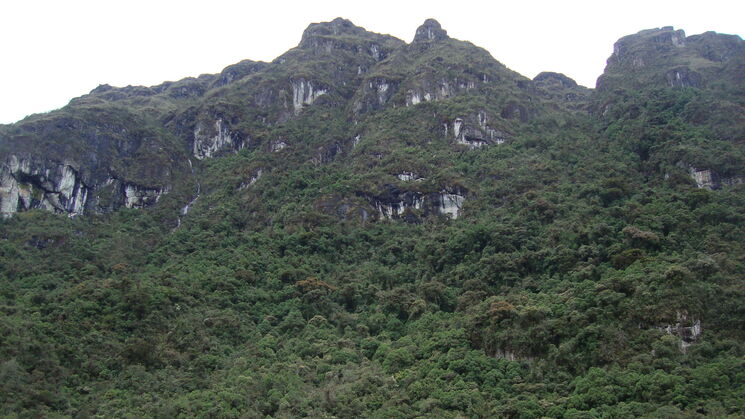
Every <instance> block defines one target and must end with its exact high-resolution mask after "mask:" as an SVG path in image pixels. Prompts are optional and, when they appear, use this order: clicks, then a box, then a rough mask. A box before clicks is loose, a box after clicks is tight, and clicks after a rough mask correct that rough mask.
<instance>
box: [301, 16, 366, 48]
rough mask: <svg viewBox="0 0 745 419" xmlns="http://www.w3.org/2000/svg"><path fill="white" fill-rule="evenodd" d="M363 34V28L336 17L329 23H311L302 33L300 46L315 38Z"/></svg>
mask: <svg viewBox="0 0 745 419" xmlns="http://www.w3.org/2000/svg"><path fill="white" fill-rule="evenodd" d="M362 32H365V30H364V29H363V28H360V27H359V26H356V25H355V24H354V23H352V22H351V21H350V20H348V19H344V18H341V17H337V18H336V19H334V20H332V21H331V22H320V23H311V24H310V25H308V27H307V28H306V29H305V31H303V38H302V40H301V41H300V45H303V44H305V43H306V42H307V41H308V40H310V39H312V38H314V37H317V36H337V35H342V34H347V35H354V34H359V33H362Z"/></svg>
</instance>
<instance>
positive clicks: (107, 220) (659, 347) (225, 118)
mask: <svg viewBox="0 0 745 419" xmlns="http://www.w3.org/2000/svg"><path fill="white" fill-rule="evenodd" d="M743 184H745V42H743V41H742V39H740V38H739V37H737V36H732V35H722V34H717V33H714V32H707V33H704V34H702V35H694V36H689V37H686V36H685V34H684V33H683V31H681V30H674V29H673V28H670V27H664V28H661V29H651V30H645V31H641V32H639V33H637V34H635V35H629V36H626V37H624V38H622V39H620V40H619V41H618V42H617V43H616V45H615V46H614V52H613V55H612V56H611V57H610V58H609V59H608V64H607V67H606V70H605V72H604V74H603V75H602V76H601V77H600V78H599V80H598V85H597V88H596V89H588V88H585V87H583V86H579V85H577V83H576V82H574V81H573V80H572V79H571V78H569V77H567V76H565V75H563V74H559V73H553V72H543V73H541V74H539V75H538V76H536V77H535V78H534V79H533V80H530V79H528V78H526V77H524V76H522V75H520V74H518V73H515V72H513V71H511V70H510V69H509V68H507V67H506V66H504V65H503V64H501V63H499V62H498V61H496V60H495V59H494V58H493V57H491V55H490V54H489V53H488V52H487V51H485V50H483V49H481V48H479V47H477V46H474V45H472V44H471V43H468V42H464V41H460V40H456V39H453V38H451V37H449V36H448V34H447V32H446V31H445V30H444V29H443V28H442V27H441V26H440V24H439V23H437V22H436V21H434V20H432V19H429V20H427V21H425V22H424V24H423V25H422V26H420V27H419V28H418V29H417V31H416V33H415V37H414V40H413V42H411V43H409V44H407V43H405V42H403V41H401V40H399V39H396V38H394V37H391V36H388V35H380V34H376V33H372V32H369V31H366V30H365V29H363V28H360V27H357V26H355V25H354V24H352V23H351V22H349V21H347V20H344V19H340V18H339V19H335V20H333V21H332V22H325V23H314V24H311V25H310V26H309V27H308V28H307V29H306V30H305V32H304V33H303V35H302V39H301V41H300V43H299V45H298V46H297V47H296V48H293V49H291V50H289V51H287V52H286V53H285V54H283V55H281V56H280V57H278V58H277V59H275V60H274V61H272V62H270V63H263V62H253V61H248V60H246V61H242V62H240V63H237V64H234V65H231V66H229V67H227V68H225V69H224V70H223V71H222V72H221V73H219V74H215V75H202V76H199V77H197V78H188V79H184V80H181V81H177V82H166V83H163V84H161V85H158V86H153V87H142V86H128V87H124V88H115V87H111V86H108V85H103V86H99V87H98V88H96V89H94V90H93V91H91V92H90V93H89V94H88V95H85V96H82V97H80V98H76V99H73V100H72V101H71V102H70V104H69V105H68V106H66V107H64V108H62V109H60V110H57V111H53V112H50V113H47V114H40V115H32V116H29V117H27V118H26V119H24V120H22V121H19V122H18V123H16V124H12V125H4V126H2V125H0V212H2V217H3V220H2V221H0V312H2V313H3V314H2V317H0V336H2V341H0V401H2V407H1V408H0V413H1V414H2V415H4V416H9V417H39V416H61V417H66V416H74V417H88V416H102V417H122V416H123V417H192V416H199V417H203V416H209V417H267V416H270V417H296V416H308V417H370V416H372V417H386V418H388V417H419V416H421V417H465V416H468V417H519V418H533V417H535V418H540V417H567V418H585V417H691V418H694V417H703V416H714V417H742V416H741V412H742V411H744V410H745V358H743V354H744V353H745V323H744V319H745V306H744V305H743V304H742V301H743V297H745V285H744V284H743V283H742V278H743V277H744V276H743V275H745V259H744V258H743V255H744V254H745V240H743V237H745V220H743V214H744V213H745V211H744V210H745V194H744V192H745V186H743Z"/></svg>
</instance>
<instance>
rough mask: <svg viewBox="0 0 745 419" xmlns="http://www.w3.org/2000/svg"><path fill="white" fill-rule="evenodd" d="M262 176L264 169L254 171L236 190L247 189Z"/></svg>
mask: <svg viewBox="0 0 745 419" xmlns="http://www.w3.org/2000/svg"><path fill="white" fill-rule="evenodd" d="M263 174H264V169H256V171H255V172H254V174H253V175H251V177H249V178H248V179H247V180H246V181H245V182H242V183H241V184H240V185H239V186H238V190H242V189H247V188H248V187H250V186H253V184H254V183H256V182H258V180H259V179H261V176H262V175H263Z"/></svg>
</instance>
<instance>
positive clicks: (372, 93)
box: [353, 77, 398, 114]
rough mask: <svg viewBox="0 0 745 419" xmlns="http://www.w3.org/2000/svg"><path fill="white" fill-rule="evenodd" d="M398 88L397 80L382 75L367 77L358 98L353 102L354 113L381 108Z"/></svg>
mask: <svg viewBox="0 0 745 419" xmlns="http://www.w3.org/2000/svg"><path fill="white" fill-rule="evenodd" d="M397 90H398V82H393V81H390V80H388V79H386V78H384V77H375V78H371V79H368V80H367V81H366V82H365V83H363V85H362V88H361V92H360V94H359V95H360V98H359V99H357V100H356V101H355V102H354V105H353V110H354V112H355V113H358V114H359V113H365V112H371V111H374V110H378V109H382V108H383V107H385V105H386V104H387V103H388V102H389V101H390V99H391V97H393V95H394V93H396V91H397Z"/></svg>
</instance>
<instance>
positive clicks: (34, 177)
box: [0, 155, 90, 217]
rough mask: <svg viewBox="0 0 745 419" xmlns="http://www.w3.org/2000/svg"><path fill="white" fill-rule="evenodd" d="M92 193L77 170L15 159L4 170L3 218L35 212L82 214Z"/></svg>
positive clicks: (0, 184) (0, 188)
mask: <svg viewBox="0 0 745 419" xmlns="http://www.w3.org/2000/svg"><path fill="white" fill-rule="evenodd" d="M89 192H90V191H89V188H88V187H87V186H86V185H85V184H84V183H83V181H82V179H81V177H80V176H79V174H78V172H77V170H75V169H74V168H73V167H72V166H70V165H69V164H67V163H51V162H50V163H47V162H43V163H42V162H38V161H34V160H32V159H31V158H30V157H20V158H19V157H18V156H16V155H11V156H9V157H8V158H7V159H6V161H5V163H4V164H3V165H2V166H0V213H2V216H3V217H9V216H11V215H12V214H13V213H15V212H17V211H19V210H20V211H23V210H29V209H32V208H38V209H45V210H49V211H54V212H59V213H69V214H70V215H77V214H82V213H83V211H84V209H85V206H86V203H87V199H88V195H89Z"/></svg>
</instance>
